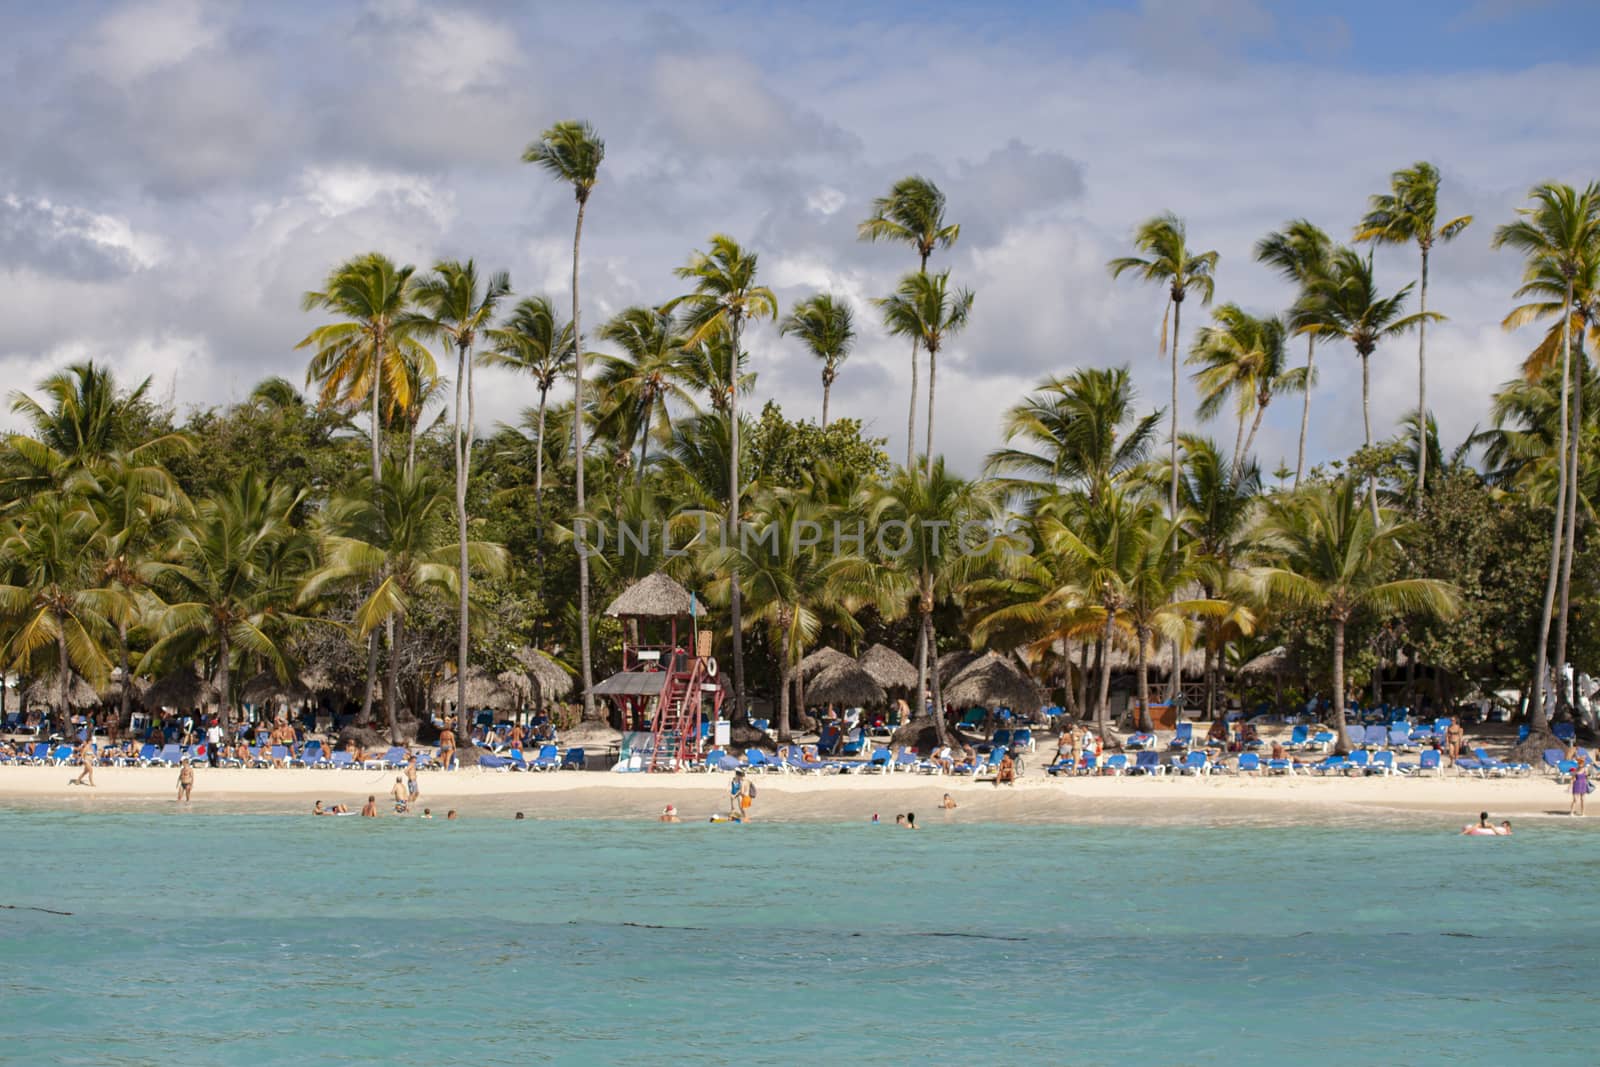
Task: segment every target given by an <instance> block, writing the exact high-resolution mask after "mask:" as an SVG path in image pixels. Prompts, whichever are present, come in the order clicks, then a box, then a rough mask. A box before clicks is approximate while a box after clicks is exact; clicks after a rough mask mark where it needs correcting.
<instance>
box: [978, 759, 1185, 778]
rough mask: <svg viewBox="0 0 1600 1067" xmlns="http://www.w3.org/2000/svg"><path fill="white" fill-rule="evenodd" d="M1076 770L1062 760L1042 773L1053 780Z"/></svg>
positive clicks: (1072, 765) (1076, 766)
mask: <svg viewBox="0 0 1600 1067" xmlns="http://www.w3.org/2000/svg"><path fill="white" fill-rule="evenodd" d="M1152 755H1154V753H1152ZM982 763H983V761H982V759H981V758H980V760H979V767H978V768H977V769H981V768H982ZM1077 770H1078V765H1077V763H1076V762H1074V761H1073V760H1070V759H1064V760H1057V761H1056V762H1054V763H1052V764H1050V766H1048V767H1046V768H1045V769H1044V773H1046V774H1048V775H1049V776H1050V777H1052V778H1055V777H1057V776H1059V775H1063V774H1066V775H1071V774H1075V773H1077Z"/></svg>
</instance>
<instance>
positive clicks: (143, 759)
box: [139, 745, 161, 767]
mask: <svg viewBox="0 0 1600 1067" xmlns="http://www.w3.org/2000/svg"><path fill="white" fill-rule="evenodd" d="M160 751H161V749H160V748H159V747H157V746H155V745H140V746H139V766H141V767H148V766H150V764H152V763H154V762H155V759H156V754H157V753H159V752H160Z"/></svg>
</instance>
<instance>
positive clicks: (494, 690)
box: [432, 667, 521, 715]
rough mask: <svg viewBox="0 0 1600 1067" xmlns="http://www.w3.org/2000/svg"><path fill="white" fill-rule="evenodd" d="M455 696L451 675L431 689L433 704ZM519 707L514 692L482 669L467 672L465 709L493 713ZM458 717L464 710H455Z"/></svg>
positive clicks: (454, 684) (463, 713) (454, 686)
mask: <svg viewBox="0 0 1600 1067" xmlns="http://www.w3.org/2000/svg"><path fill="white" fill-rule="evenodd" d="M455 695H456V680H455V677H454V676H453V675H452V676H451V677H449V678H445V679H441V680H440V681H439V683H438V684H437V685H435V686H434V687H433V694H432V698H433V701H434V703H436V704H442V703H446V702H448V701H449V700H450V699H451V698H452V697H454V696H455ZM519 707H521V701H520V700H518V698H517V694H516V692H515V691H513V690H512V689H510V688H509V687H507V686H506V685H505V684H503V683H502V682H501V681H500V679H499V678H497V677H495V676H494V675H492V674H490V673H489V672H488V671H486V670H484V669H483V668H482V667H472V668H469V669H468V671H467V708H492V709H493V710H495V711H515V710H516V709H517V708H519ZM456 713H457V714H458V715H465V714H466V708H457V709H456Z"/></svg>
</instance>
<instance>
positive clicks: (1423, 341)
mask: <svg viewBox="0 0 1600 1067" xmlns="http://www.w3.org/2000/svg"><path fill="white" fill-rule="evenodd" d="M1417 303H1418V308H1417V310H1418V312H1419V313H1420V314H1421V316H1422V317H1421V318H1420V319H1419V320H1418V321H1417V507H1418V508H1419V509H1420V508H1421V507H1422V490H1423V486H1424V484H1425V483H1426V482H1427V480H1428V246H1427V245H1423V246H1422V285H1421V286H1420V287H1419V289H1418V292H1417Z"/></svg>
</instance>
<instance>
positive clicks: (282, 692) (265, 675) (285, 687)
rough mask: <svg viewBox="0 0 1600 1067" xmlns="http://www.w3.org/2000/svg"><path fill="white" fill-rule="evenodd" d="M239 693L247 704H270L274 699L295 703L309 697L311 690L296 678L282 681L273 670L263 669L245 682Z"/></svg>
mask: <svg viewBox="0 0 1600 1067" xmlns="http://www.w3.org/2000/svg"><path fill="white" fill-rule="evenodd" d="M239 695H240V697H241V698H242V699H243V700H244V702H245V703H246V704H270V703H272V702H273V701H274V700H282V701H285V702H287V703H290V704H293V703H297V702H299V701H302V700H307V699H309V698H310V696H311V690H310V689H308V688H307V687H306V686H305V684H304V683H302V682H301V681H299V680H298V679H296V678H290V679H289V680H288V681H287V682H280V681H279V680H278V676H277V675H276V674H274V673H273V672H272V671H262V672H261V673H260V674H258V675H256V676H255V677H254V678H252V679H250V680H249V681H248V682H246V683H244V688H243V689H241V690H240V691H239Z"/></svg>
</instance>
